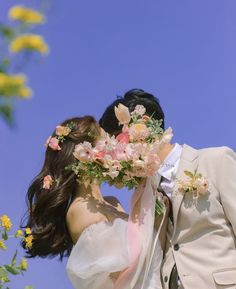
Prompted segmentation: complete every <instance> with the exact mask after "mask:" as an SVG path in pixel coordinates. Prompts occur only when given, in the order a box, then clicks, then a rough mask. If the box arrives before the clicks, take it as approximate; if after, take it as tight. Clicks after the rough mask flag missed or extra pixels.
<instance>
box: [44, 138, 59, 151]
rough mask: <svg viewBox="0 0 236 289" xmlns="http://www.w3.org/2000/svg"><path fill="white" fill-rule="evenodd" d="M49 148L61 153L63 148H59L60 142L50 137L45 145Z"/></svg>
mask: <svg viewBox="0 0 236 289" xmlns="http://www.w3.org/2000/svg"><path fill="white" fill-rule="evenodd" d="M45 145H46V146H47V147H50V148H51V149H52V150H54V151H60V150H61V147H60V146H59V140H58V139H57V138H56V137H51V136H50V137H49V138H48V139H47V141H46V144H45Z"/></svg>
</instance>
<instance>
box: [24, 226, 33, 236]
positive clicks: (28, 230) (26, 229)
mask: <svg viewBox="0 0 236 289" xmlns="http://www.w3.org/2000/svg"><path fill="white" fill-rule="evenodd" d="M25 233H26V234H27V235H30V234H31V233H32V232H31V229H30V228H28V227H27V228H25Z"/></svg>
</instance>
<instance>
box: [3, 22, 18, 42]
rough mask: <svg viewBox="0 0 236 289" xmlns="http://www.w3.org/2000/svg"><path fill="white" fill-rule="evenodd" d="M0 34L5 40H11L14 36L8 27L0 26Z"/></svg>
mask: <svg viewBox="0 0 236 289" xmlns="http://www.w3.org/2000/svg"><path fill="white" fill-rule="evenodd" d="M0 33H1V34H2V35H3V36H4V37H6V38H7V39H12V38H13V37H14V36H15V34H16V33H15V31H14V29H12V28H11V27H10V26H7V25H2V24H1V25H0Z"/></svg>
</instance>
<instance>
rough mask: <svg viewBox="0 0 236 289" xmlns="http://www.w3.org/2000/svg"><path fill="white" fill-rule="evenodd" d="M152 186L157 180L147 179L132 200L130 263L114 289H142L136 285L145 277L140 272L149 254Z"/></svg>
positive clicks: (152, 211)
mask: <svg viewBox="0 0 236 289" xmlns="http://www.w3.org/2000/svg"><path fill="white" fill-rule="evenodd" d="M156 184H157V177H156V176H155V177H150V178H148V179H146V180H144V181H143V183H142V184H141V185H140V186H139V187H138V188H137V189H136V191H135V192H134V194H133V196H132V201H131V209H130V215H129V220H128V235H127V242H128V248H129V255H130V260H131V262H130V266H129V267H128V268H127V269H126V270H124V271H123V272H122V273H121V274H120V276H119V278H118V279H117V281H116V283H115V285H114V289H133V288H135V289H139V288H142V285H141V284H142V282H141V283H140V282H138V281H139V280H140V276H145V275H146V274H145V272H144V271H145V269H146V268H147V267H148V261H149V257H151V256H150V255H151V254H152V251H153V237H154V219H155V201H156V188H157V185H156Z"/></svg>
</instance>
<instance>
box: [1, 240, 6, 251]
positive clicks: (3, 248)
mask: <svg viewBox="0 0 236 289" xmlns="http://www.w3.org/2000/svg"><path fill="white" fill-rule="evenodd" d="M0 249H2V250H6V249H7V247H6V245H5V242H4V241H3V240H0Z"/></svg>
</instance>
